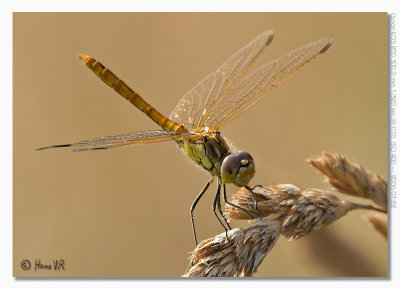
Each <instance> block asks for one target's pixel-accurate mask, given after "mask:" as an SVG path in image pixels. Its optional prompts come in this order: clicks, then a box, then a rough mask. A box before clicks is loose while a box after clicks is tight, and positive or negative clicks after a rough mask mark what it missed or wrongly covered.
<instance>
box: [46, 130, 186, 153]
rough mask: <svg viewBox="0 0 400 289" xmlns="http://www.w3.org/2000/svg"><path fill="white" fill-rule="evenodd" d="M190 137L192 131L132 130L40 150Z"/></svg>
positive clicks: (76, 148)
mask: <svg viewBox="0 0 400 289" xmlns="http://www.w3.org/2000/svg"><path fill="white" fill-rule="evenodd" d="M190 137H193V135H192V134H191V133H174V132H167V131H164V130H148V131H139V132H131V133H126V134H119V135H111V136H104V137H100V138H95V139H91V140H85V141H80V142H76V143H72V144H64V145H55V146H49V147H43V148H39V149H38V150H43V149H49V148H59V147H72V148H73V149H72V150H73V151H86V150H99V149H109V148H116V147H122V146H129V145H138V144H148V143H156V142H163V141H169V140H182V139H187V138H190Z"/></svg>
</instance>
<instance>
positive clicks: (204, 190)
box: [190, 178, 214, 247]
mask: <svg viewBox="0 0 400 289" xmlns="http://www.w3.org/2000/svg"><path fill="white" fill-rule="evenodd" d="M213 181H214V178H212V179H211V180H209V181H208V183H207V184H206V185H205V187H204V188H203V189H202V190H201V192H200V194H199V195H198V196H197V197H196V199H195V200H194V202H193V204H192V206H191V207H190V217H191V218H192V228H193V235H194V241H195V242H196V247H197V245H198V244H199V243H198V242H197V235H196V227H195V225H194V217H193V212H194V209H195V208H196V205H197V203H198V202H199V200H200V199H201V197H202V196H203V195H204V193H205V192H206V191H207V189H208V187H209V186H210V184H211V183H212V182H213Z"/></svg>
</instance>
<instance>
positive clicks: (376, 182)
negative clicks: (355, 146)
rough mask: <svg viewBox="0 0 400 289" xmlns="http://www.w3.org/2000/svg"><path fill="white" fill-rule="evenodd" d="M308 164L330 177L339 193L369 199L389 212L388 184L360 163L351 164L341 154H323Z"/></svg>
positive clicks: (331, 182)
mask: <svg viewBox="0 0 400 289" xmlns="http://www.w3.org/2000/svg"><path fill="white" fill-rule="evenodd" d="M308 163H309V164H311V165H312V166H313V167H315V168H316V169H318V170H319V171H320V172H321V173H322V174H323V175H325V176H326V177H328V180H329V183H330V184H331V185H332V186H333V187H334V188H336V189H337V190H338V191H339V192H341V193H344V194H348V195H352V196H356V197H361V198H368V199H370V200H372V201H373V202H374V203H376V204H377V205H378V206H380V207H382V208H384V209H385V210H386V211H387V201H388V200H387V182H386V181H385V180H384V179H383V178H382V177H380V176H379V175H377V174H373V173H370V172H368V171H365V170H364V169H363V167H362V166H361V165H360V164H358V163H351V162H349V161H348V160H347V159H345V158H344V157H343V156H342V155H340V154H330V153H328V152H322V156H321V157H319V158H314V159H309V160H308Z"/></svg>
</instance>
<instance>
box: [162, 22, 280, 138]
mask: <svg viewBox="0 0 400 289" xmlns="http://www.w3.org/2000/svg"><path fill="white" fill-rule="evenodd" d="M273 36H274V32H273V30H268V31H265V32H263V33H262V34H260V35H259V36H258V37H256V38H255V39H253V40H252V41H251V42H250V43H248V44H247V45H246V46H244V47H243V48H242V49H240V50H239V51H238V52H236V53H235V54H234V55H232V56H231V57H230V58H229V59H228V60H226V61H225V62H224V63H223V64H222V65H221V66H219V67H218V69H217V70H216V71H215V72H213V73H211V74H209V75H208V76H206V77H205V78H204V79H203V80H201V81H200V82H199V83H197V84H196V86H195V87H193V88H192V89H191V90H189V91H188V92H187V93H186V94H185V95H184V96H183V97H182V98H181V100H180V101H179V102H178V104H177V105H176V107H175V109H174V110H173V111H172V113H171V115H170V116H169V118H170V119H171V120H173V121H174V122H176V123H179V124H183V125H184V126H185V127H186V128H188V129H191V130H192V131H194V130H196V128H197V127H198V125H199V124H200V123H201V121H202V120H203V119H204V117H206V116H207V114H208V108H209V107H211V106H213V104H214V103H215V102H216V100H217V98H218V96H219V95H222V94H223V92H224V91H225V90H227V89H228V88H229V87H230V86H232V85H233V84H234V83H236V82H238V81H239V79H241V78H242V76H243V75H244V74H245V72H246V71H247V70H248V68H249V67H250V65H251V64H252V63H253V62H254V60H255V59H256V58H257V56H258V55H259V54H260V53H261V52H262V50H263V49H264V47H266V46H267V45H269V44H270V43H271V41H272V39H273Z"/></svg>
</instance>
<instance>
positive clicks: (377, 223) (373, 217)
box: [367, 213, 388, 240]
mask: <svg viewBox="0 0 400 289" xmlns="http://www.w3.org/2000/svg"><path fill="white" fill-rule="evenodd" d="M367 219H368V221H369V223H370V224H371V225H372V226H373V227H374V228H375V229H376V230H377V231H378V232H379V233H381V235H382V236H383V237H384V238H385V239H386V240H387V221H388V220H387V214H382V213H373V214H369V215H368V216H367Z"/></svg>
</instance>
